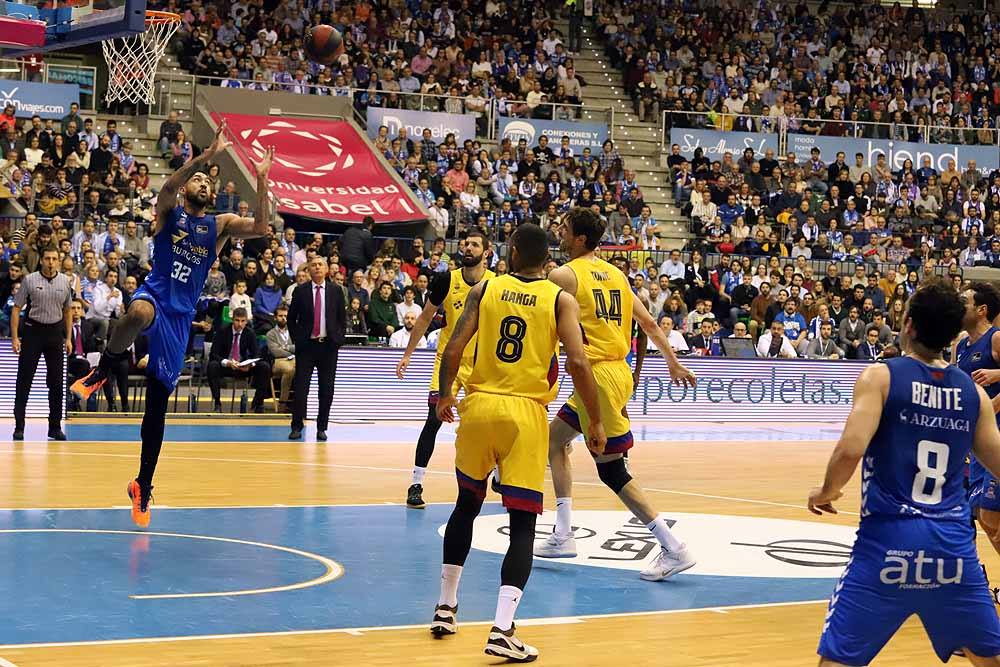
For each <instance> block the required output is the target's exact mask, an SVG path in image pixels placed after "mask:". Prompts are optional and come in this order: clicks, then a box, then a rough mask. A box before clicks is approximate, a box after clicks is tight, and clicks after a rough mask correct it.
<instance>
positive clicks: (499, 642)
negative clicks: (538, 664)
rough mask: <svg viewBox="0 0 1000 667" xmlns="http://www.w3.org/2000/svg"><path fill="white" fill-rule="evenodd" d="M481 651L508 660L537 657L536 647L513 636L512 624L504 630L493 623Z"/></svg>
mask: <svg viewBox="0 0 1000 667" xmlns="http://www.w3.org/2000/svg"><path fill="white" fill-rule="evenodd" d="M483 652H484V653H486V655H493V656H496V657H498V658H507V660H509V661H510V662H534V661H535V660H537V659H538V649H537V648H535V647H534V646H529V645H527V644H525V643H524V642H522V641H521V640H520V639H518V638H517V637H515V636H514V626H513V625H511V626H510V630H507V631H506V632H504V631H503V630H501V629H500V628H498V627H497V626H495V625H494V626H493V627H492V628H490V638H489V640H488V641H487V642H486V649H485V650H484V651H483Z"/></svg>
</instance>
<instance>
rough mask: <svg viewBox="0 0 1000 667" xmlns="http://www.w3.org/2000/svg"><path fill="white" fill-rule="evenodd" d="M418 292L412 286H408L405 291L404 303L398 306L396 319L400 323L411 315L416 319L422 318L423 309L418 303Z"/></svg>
mask: <svg viewBox="0 0 1000 667" xmlns="http://www.w3.org/2000/svg"><path fill="white" fill-rule="evenodd" d="M416 296H417V290H416V289H415V288H414V287H413V286H412V285H407V286H406V288H405V289H404V290H403V301H402V303H397V304H396V319H398V320H399V321H400V322H402V321H403V320H405V319H406V316H407V315H408V314H410V313H412V314H413V315H414V317H420V311H421V310H422V308H421V307H420V306H418V305H417V303H416Z"/></svg>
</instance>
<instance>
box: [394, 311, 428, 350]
mask: <svg viewBox="0 0 1000 667" xmlns="http://www.w3.org/2000/svg"><path fill="white" fill-rule="evenodd" d="M402 321H403V327H402V328H401V329H399V330H398V331H396V332H394V333H393V334H392V335H391V336H389V347H396V348H402V349H406V347H407V346H408V345H409V344H410V335H411V333H412V331H413V325H414V324H416V323H417V315H416V314H414V313H413V312H412V311H407V312H406V313H405V314H404V315H403V318H402ZM426 347H427V339H426V338H424V337H423V336H421V337H420V340H419V341H418V342H417V349H424V348H426Z"/></svg>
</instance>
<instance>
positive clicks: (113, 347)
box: [71, 121, 274, 527]
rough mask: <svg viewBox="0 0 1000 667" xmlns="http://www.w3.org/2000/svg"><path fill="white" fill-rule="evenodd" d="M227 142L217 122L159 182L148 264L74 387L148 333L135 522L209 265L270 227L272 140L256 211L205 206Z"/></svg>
mask: <svg viewBox="0 0 1000 667" xmlns="http://www.w3.org/2000/svg"><path fill="white" fill-rule="evenodd" d="M229 145H230V143H229V141H228V140H227V139H226V123H225V121H222V122H221V123H220V124H219V127H218V128H217V129H216V131H215V140H214V141H213V142H212V145H211V146H209V147H208V148H207V149H205V151H204V152H203V153H202V154H201V155H199V156H198V157H196V158H194V159H193V160H191V161H190V162H188V163H187V164H185V165H184V166H183V167H181V168H180V169H178V170H177V171H175V172H174V173H173V174H172V175H171V176H170V178H168V179H167V181H166V182H165V183H164V184H163V189H161V190H160V194H159V197H158V199H157V204H156V221H155V222H154V223H153V225H152V227H151V228H150V234H152V236H153V268H152V270H151V271H150V272H149V275H147V276H146V280H145V282H144V283H143V284H142V286H141V287H139V289H138V290H136V292H135V294H134V295H133V297H132V302H131V303H130V304H129V307H128V310H127V311H126V313H125V315H124V317H122V318H120V319H119V320H118V321H117V326H115V328H114V331H113V332H112V334H111V338H110V340H109V341H108V344H107V347H106V348H105V350H104V353H103V354H102V355H101V361H100V363H99V364H98V365H97V367H96V368H95V369H94V370H93V371H91V372H90V374H89V375H87V376H86V377H84V378H82V379H80V380H78V381H77V382H75V383H74V384H73V386H72V387H71V390H72V391H73V393H75V394H76V395H77V396H79V397H80V398H81V399H86V398H88V397H89V396H90V395H91V394H93V393H94V392H95V391H97V390H98V389H100V388H101V386H102V385H103V384H104V382H105V381H106V380H107V378H108V371H109V369H110V368H112V367H113V366H114V364H116V363H117V362H118V361H120V360H122V359H124V358H126V356H127V355H128V349H129V347H130V346H131V345H132V343H133V342H135V339H136V337H138V336H139V334H140V333H143V332H145V334H146V336H147V338H148V340H149V362H148V364H147V366H146V411H145V413H144V414H143V418H142V455H141V459H140V465H139V475H138V477H136V479H134V480H132V481H131V482H129V483H128V487H127V488H126V492H127V493H128V495H129V498H131V500H132V520H133V521H135V523H136V525H138V526H140V527H145V526H148V525H149V518H150V517H149V514H150V513H149V501H150V497H151V494H152V490H153V471H154V470H155V469H156V462H157V460H158V459H159V457H160V448H161V447H162V446H163V428H164V423H165V421H166V415H167V405H168V401H169V399H170V394H171V393H173V391H174V388H175V387H176V386H177V378H178V377H180V373H181V369H182V368H183V367H184V351H185V349H186V348H187V341H188V335H189V333H190V331H191V322H192V320H193V319H194V315H195V306H196V304H197V302H198V296H199V295H200V294H201V290H202V288H203V287H204V286H205V280H206V278H207V276H208V271H209V269H210V268H211V266H212V263H213V262H215V258H216V257H217V256H218V254H219V251H220V250H221V249H222V248H223V246H225V244H226V242H227V241H229V239H249V238H255V237H258V236H264V235H265V234H266V233H267V230H268V222H269V221H270V217H271V216H270V213H271V211H270V199H269V195H268V186H267V176H268V173H269V172H270V170H271V161H272V159H273V158H274V147H269V148H268V149H267V151H266V152H265V153H264V155H263V158H262V160H261V161H260V162H257V163H254V171H256V173H257V209H256V211H255V212H254V217H252V218H244V217H242V216H240V215H237V214H235V213H223V214H220V215H206V213H205V208H206V207H207V206H208V204H209V202H210V201H211V191H210V188H211V185H210V182H209V178H208V169H207V167H206V166H205V165H206V164H207V163H208V161H209V160H211V159H212V158H213V157H215V156H217V155H221V154H222V153H223V152H224V151H225V150H226V149H227V148H228V147H229ZM178 195H180V196H181V197H182V199H183V203H182V204H180V205H178V204H177V198H178Z"/></svg>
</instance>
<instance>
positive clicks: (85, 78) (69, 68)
mask: <svg viewBox="0 0 1000 667" xmlns="http://www.w3.org/2000/svg"><path fill="white" fill-rule="evenodd" d="M35 70H38V67H37V66H35V67H32V66H30V65H29V60H28V59H26V58H18V59H14V58H0V79H8V80H13V81H31V82H34V83H75V84H77V85H79V86H80V110H81V111H90V112H93V111H96V109H97V107H96V101H97V98H96V95H95V87H94V86H95V83H96V81H97V68H96V67H91V66H89V65H74V64H71V63H45V62H43V63H41V69H40V70H39V71H35Z"/></svg>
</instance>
